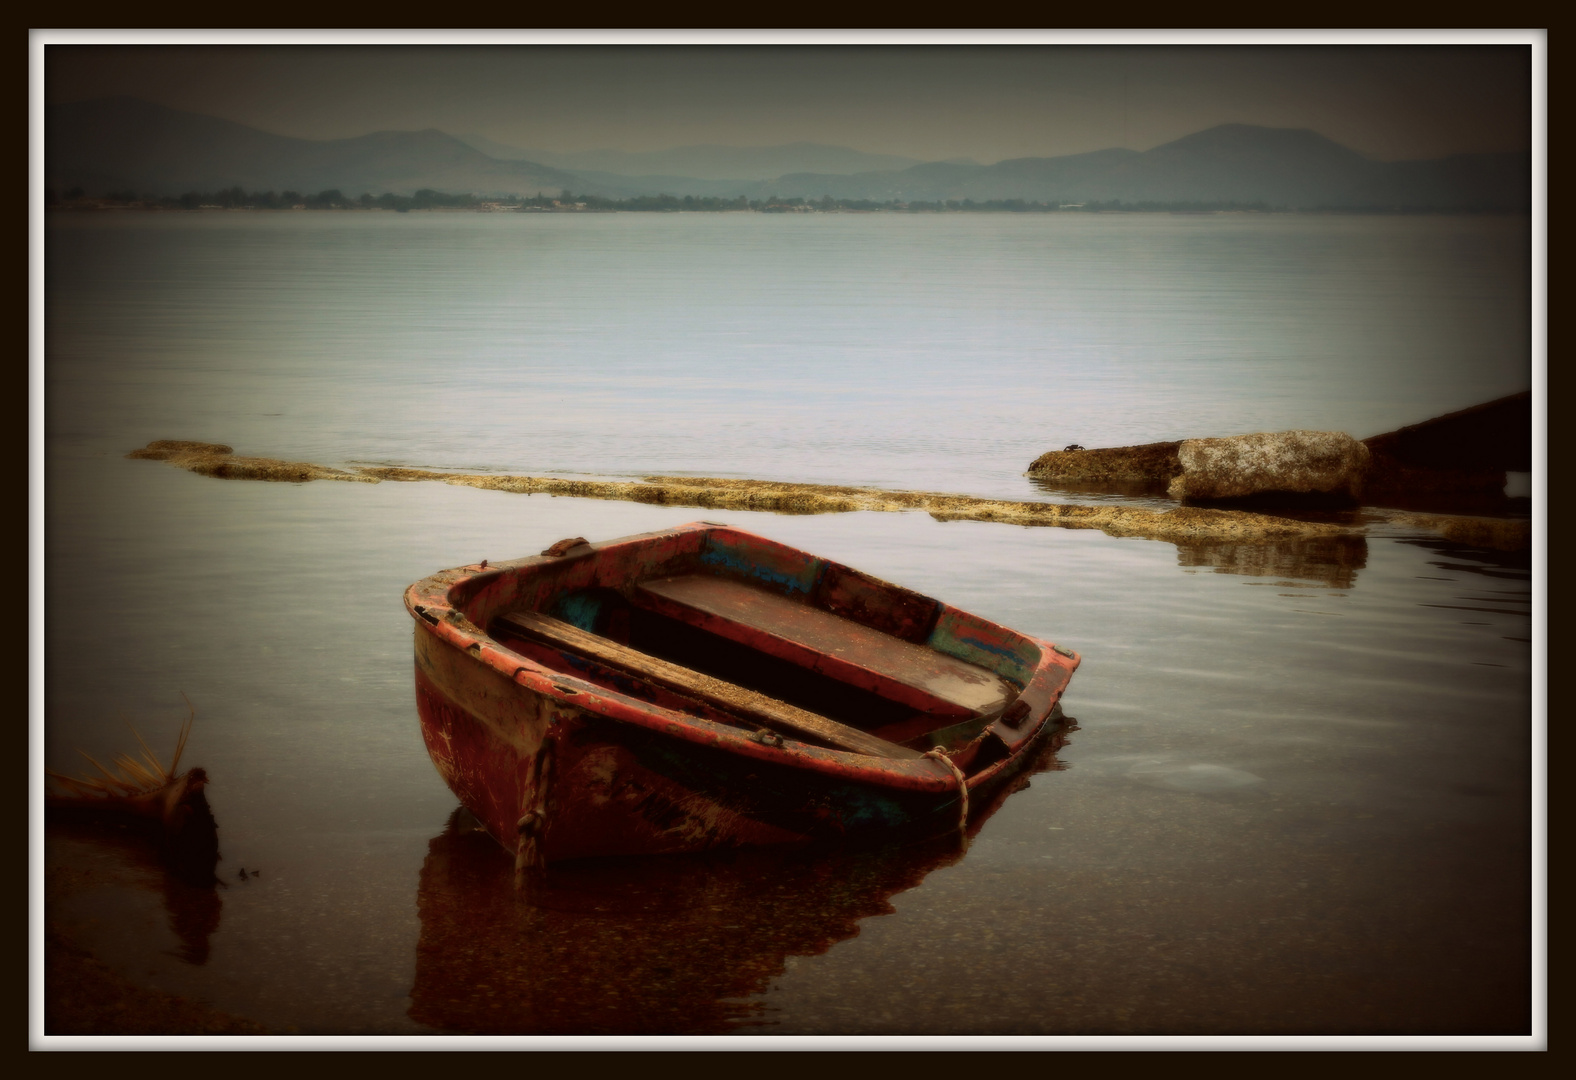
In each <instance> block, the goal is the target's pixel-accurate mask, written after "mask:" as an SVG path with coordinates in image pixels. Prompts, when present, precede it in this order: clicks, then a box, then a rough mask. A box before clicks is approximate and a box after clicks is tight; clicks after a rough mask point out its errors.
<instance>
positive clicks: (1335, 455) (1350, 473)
mask: <svg viewBox="0 0 1576 1080" xmlns="http://www.w3.org/2000/svg"><path fill="white" fill-rule="evenodd" d="M1177 458H1178V460H1179V462H1180V463H1181V466H1182V472H1181V474H1180V475H1179V476H1177V477H1175V478H1174V479H1173V480H1172V481H1171V484H1170V486H1169V487H1168V488H1167V493H1168V494H1170V496H1171V497H1172V498H1173V499H1190V500H1215V499H1246V498H1251V497H1253V496H1259V495H1265V494H1268V493H1275V494H1289V495H1325V496H1333V497H1337V498H1342V499H1349V500H1351V501H1353V502H1355V501H1356V500H1357V499H1358V498H1359V497H1360V496H1361V495H1362V490H1363V480H1364V478H1365V477H1366V475H1367V472H1368V460H1369V452H1368V447H1366V446H1364V445H1363V444H1362V443H1360V442H1358V441H1357V440H1356V439H1354V438H1352V437H1351V436H1350V435H1348V434H1346V433H1345V432H1342V431H1279V432H1264V433H1260V434H1256V435H1235V436H1231V437H1229V438H1219V439H1184V440H1183V441H1182V443H1181V445H1179V446H1178V447H1177Z"/></svg>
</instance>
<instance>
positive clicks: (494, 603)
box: [405, 522, 1079, 862]
mask: <svg viewBox="0 0 1576 1080" xmlns="http://www.w3.org/2000/svg"><path fill="white" fill-rule="evenodd" d="M575 540H576V541H579V538H578V537H577V538H575ZM560 546H564V548H565V550H564V551H562V552H558V551H556V550H555V548H550V549H548V551H549V554H544V555H541V556H536V557H532V558H526V559H520V560H515V561H512V562H505V563H490V564H489V563H487V562H484V563H481V564H479V565H477V564H473V565H471V566H468V567H465V568H461V569H457V570H448V571H443V572H440V573H438V574H434V575H433V576H431V577H429V578H426V579H424V580H422V581H420V582H417V583H416V584H414V585H412V586H411V587H410V588H409V589H408V590H407V591H406V594H405V603H406V607H407V609H408V610H409V611H410V612H411V614H412V616H413V618H414V619H415V633H416V640H415V645H416V691H417V693H416V698H417V706H418V710H419V712H420V714H421V725H422V734H423V737H424V739H425V740H426V744H427V748H428V752H429V753H430V754H431V756H432V759H433V764H434V765H435V766H436V767H437V769H438V771H439V773H440V774H441V775H442V776H443V777H444V780H445V781H446V782H447V783H448V784H449V786H450V788H451V789H452V790H453V791H454V792H455V794H456V795H457V796H458V797H459V799H460V801H461V802H462V803H463V804H464V805H465V807H466V808H467V809H468V810H469V811H470V812H471V813H472V814H473V815H475V816H476V818H477V819H478V820H479V821H481V822H482V823H483V824H484V825H485V827H486V828H487V830H488V831H489V832H490V833H491V834H492V836H493V837H494V838H495V839H496V840H498V842H499V843H500V844H502V845H504V846H505V847H506V848H508V849H509V850H511V851H515V852H517V853H523V854H520V857H521V858H522V859H526V860H528V861H531V862H539V861H543V860H545V861H559V860H565V859H573V858H582V857H589V856H598V855H625V854H652V853H667V852H680V851H696V850H704V849H707V848H716V847H728V846H738V845H755V844H779V843H799V842H808V841H815V840H826V839H836V838H861V839H881V838H882V837H884V836H887V835H892V836H897V835H910V834H926V833H929V834H939V833H942V832H945V831H947V830H949V829H955V828H956V827H957V814H958V803H959V798H958V794H959V793H958V790H957V781H956V779H955V778H954V776H953V773H952V771H951V770H950V769H948V768H946V767H945V765H944V764H943V763H941V762H938V761H936V760H934V759H929V758H919V759H907V760H900V759H893V758H881V757H873V756H869V755H866V754H859V753H852V752H849V751H844V750H837V749H831V748H829V747H825V746H818V745H814V744H813V743H812V742H807V741H801V740H799V739H797V738H795V737H792V736H789V735H784V734H783V733H780V732H779V733H773V734H772V737H770V738H763V737H761V735H760V731H759V728H758V725H756V724H753V723H749V722H745V721H742V720H739V719H737V718H735V717H732V716H730V715H729V714H728V712H727V710H726V709H725V708H718V707H716V706H715V703H712V704H706V703H697V702H692V701H688V700H686V699H685V698H684V696H683V695H682V694H673V693H671V692H667V691H662V690H659V689H652V688H649V687H643V686H641V685H640V684H639V680H638V679H631V678H628V677H624V676H621V675H619V673H617V672H607V671H605V670H600V669H597V668H596V667H595V665H587V664H584V663H581V664H579V665H576V664H572V663H570V662H569V661H568V659H566V658H565V657H562V656H559V655H557V654H555V653H554V652H553V650H552V649H548V648H526V647H524V646H522V647H521V648H520V649H518V650H517V649H514V648H511V647H509V646H507V645H505V644H503V643H501V642H500V641H498V640H497V639H495V638H493V637H491V636H490V635H489V634H488V632H487V629H486V628H487V627H488V626H489V625H490V624H491V622H492V621H493V620H494V619H495V618H497V617H498V616H500V615H502V614H505V613H508V612H511V611H521V610H524V611H535V612H542V613H544V614H545V613H548V612H550V611H551V610H552V609H553V607H554V605H555V604H559V603H561V602H563V601H564V598H565V597H574V596H577V595H582V594H584V595H592V593H590V592H588V590H600V591H601V592H602V593H606V594H607V595H611V596H619V597H631V598H632V597H633V596H634V593H635V591H636V589H637V586H639V585H640V583H641V582H643V581H651V580H655V579H659V578H664V577H675V576H679V575H686V574H698V573H714V574H718V575H721V576H731V577H733V578H736V579H738V580H740V581H741V582H744V583H745V584H747V585H748V586H749V587H750V588H753V589H767V590H770V591H773V592H775V593H776V594H777V595H778V596H779V597H782V596H788V597H793V598H796V599H797V600H798V601H800V602H802V603H804V604H805V605H807V606H809V607H812V608H815V609H816V610H817V611H820V612H824V613H829V614H835V615H838V616H839V617H841V618H843V619H846V620H847V621H848V624H849V627H850V633H849V634H848V635H847V637H848V641H849V642H850V645H849V648H850V649H854V650H856V651H857V649H858V648H859V647H860V642H868V641H869V640H870V629H874V630H879V631H881V633H883V634H892V635H893V636H894V637H895V638H897V639H898V640H899V641H903V642H907V643H908V644H907V645H906V646H905V647H906V648H910V649H912V648H914V647H915V645H916V643H918V642H920V641H924V640H926V637H927V636H928V640H929V645H930V647H931V648H938V649H940V650H941V655H939V657H938V659H939V660H940V661H945V662H946V664H948V665H951V666H952V667H954V668H956V667H958V666H959V661H960V660H964V661H967V662H968V663H969V664H973V665H978V666H980V667H983V668H985V669H986V670H987V671H988V672H989V673H990V677H991V678H993V679H998V680H1001V681H1002V685H1004V686H1006V687H1007V688H1008V689H1009V690H1010V691H1012V692H1013V696H1012V697H1011V698H1010V700H1008V701H1007V702H1004V703H1003V705H1002V706H1001V707H1000V708H997V709H994V710H986V714H985V715H983V716H980V717H979V718H978V720H976V721H975V723H976V725H977V726H978V731H977V732H972V731H969V732H965V736H966V741H965V742H963V743H962V744H960V745H956V746H953V747H952V748H951V750H950V751H949V756H950V757H951V758H952V760H953V762H954V763H955V764H956V765H958V766H959V767H960V768H962V769H963V770H964V772H965V773H966V774H967V777H968V779H967V784H968V790H969V797H970V799H971V800H973V801H974V803H975V805H980V804H982V802H983V800H984V799H985V798H988V797H990V795H991V794H992V793H994V792H997V791H999V790H1000V789H1001V788H1002V786H1003V785H1004V784H1005V782H1006V781H1007V780H1008V779H1009V778H1010V777H1011V776H1012V775H1013V774H1014V773H1015V772H1016V771H1017V770H1018V769H1019V768H1020V767H1021V766H1022V765H1023V764H1024V763H1025V760H1026V759H1027V758H1028V757H1029V756H1031V755H1030V753H1029V748H1030V747H1031V746H1032V745H1033V744H1035V743H1036V742H1037V741H1038V740H1039V739H1041V737H1042V736H1044V735H1045V734H1046V733H1047V732H1049V731H1051V730H1053V729H1054V728H1055V727H1056V722H1055V720H1054V719H1053V715H1054V711H1055V706H1056V704H1057V702H1058V701H1059V699H1060V697H1061V694H1062V691H1063V690H1064V689H1065V687H1066V685H1067V682H1068V680H1069V679H1070V678H1071V676H1072V673H1073V671H1074V670H1075V669H1076V668H1077V666H1078V663H1079V657H1078V656H1077V654H1076V653H1072V654H1070V655H1064V654H1063V653H1062V652H1060V651H1058V650H1057V649H1055V648H1053V647H1052V646H1051V645H1050V644H1049V643H1047V642H1043V641H1038V640H1036V639H1032V638H1028V637H1026V636H1024V635H1021V634H1017V633H1015V632H1014V631H1011V630H1008V629H1007V628H1005V627H1000V626H997V625H995V624H992V623H989V622H986V621H985V620H982V619H979V618H977V617H975V616H971V615H968V614H967V613H966V612H960V611H957V610H956V609H953V608H950V607H948V606H947V605H945V604H942V603H940V602H938V601H935V600H932V599H930V598H928V597H923V596H920V595H919V594H916V593H912V592H909V591H908V590H904V589H900V588H899V587H897V586H893V585H889V584H887V583H885V582H881V581H879V580H877V579H875V578H871V577H869V576H868V575H864V574H861V573H859V572H858V571H854V570H851V569H849V568H847V567H843V566H839V565H838V564H835V563H830V562H827V561H825V560H820V559H816V558H815V557H814V556H811V555H808V554H806V553H804V552H800V551H797V550H796V549H793V548H790V547H787V546H785V545H781V544H777V543H775V542H773V541H770V540H767V539H765V538H763V537H759V536H755V535H753V534H750V533H747V532H743V531H742V530H737V529H732V528H729V527H726V526H719V525H712V524H708V523H703V522H698V523H695V524H692V525H686V526H681V527H679V528H676V529H672V530H667V531H664V532H659V533H649V534H644V535H641V536H634V537H628V538H625V539H622V540H613V541H608V542H605V543H601V544H584V543H583V542H580V543H575V544H571V545H560ZM571 553H572V554H571ZM757 567H758V568H760V569H759V572H758V573H752V571H753V570H754V568H757ZM826 582H830V584H824V583H826ZM598 595H600V594H598ZM884 599H885V600H890V603H886V604H883V600H884ZM772 603H773V604H775V605H778V606H780V604H781V601H780V600H773V601H772ZM818 618H823V619H824V616H818ZM735 630H736V632H735V633H733V634H732V635H731V636H732V637H733V638H734V639H735V640H742V641H743V642H744V643H745V644H747V645H748V644H754V643H755V642H757V641H758V640H759V638H760V632H759V631H756V630H754V629H752V628H750V627H748V626H742V627H735ZM768 651H770V650H768ZM776 651H777V652H778V653H779V654H781V653H783V652H784V650H783V649H782V648H780V647H777V648H776ZM787 652H789V653H790V654H792V653H793V650H791V649H790V650H787ZM800 652H801V653H802V652H803V650H802V649H801V650H800ZM954 658H956V659H954ZM788 659H790V660H795V661H796V662H799V663H801V664H802V665H803V666H805V667H806V668H810V669H814V668H817V667H820V668H824V669H825V670H827V671H828V673H829V674H832V675H834V676H835V675H837V674H838V673H839V672H842V671H845V670H856V669H859V668H860V666H861V664H860V661H861V658H860V657H859V656H857V655H853V656H847V657H843V658H842V659H841V660H840V661H839V662H838V663H831V664H819V663H816V662H815V659H814V658H813V657H811V658H810V660H809V662H806V661H805V659H804V658H803V657H802V656H801V655H799V654H794V655H790V656H789V657H788ZM889 681H890V680H889ZM898 696H901V695H898ZM914 700H915V701H919V702H921V704H923V702H925V701H927V700H932V699H931V698H928V697H926V696H925V695H924V694H920V695H919V696H918V697H915V698H914ZM932 703H933V705H934V716H935V718H936V722H935V729H936V730H940V729H943V728H946V727H947V726H948V725H950V724H957V723H958V719H959V711H960V710H959V709H958V708H957V707H956V706H950V707H949V706H946V705H945V703H940V704H937V703H935V702H934V701H933V702H932ZM963 712H964V713H965V714H967V710H963ZM969 715H972V714H969ZM992 716H994V719H993V718H992ZM872 726H873V725H872ZM911 726H912V727H913V728H914V729H915V730H918V731H920V732H921V733H923V729H924V723H923V722H922V721H920V722H917V723H915V722H912V721H911ZM548 746H551V747H552V750H551V754H552V781H551V785H550V790H547V789H545V788H544V787H543V783H542V781H541V776H542V770H541V769H540V768H539V767H538V763H539V762H540V761H541V760H542V759H541V755H542V754H543V753H544V747H548ZM522 822H525V823H526V824H527V828H526V829H525V830H524V831H522V829H521V824H522ZM527 834H528V835H527ZM522 841H524V843H522Z"/></svg>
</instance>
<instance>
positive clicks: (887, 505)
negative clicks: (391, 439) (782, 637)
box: [127, 439, 1530, 550]
mask: <svg viewBox="0 0 1576 1080" xmlns="http://www.w3.org/2000/svg"><path fill="white" fill-rule="evenodd" d="M127 457H131V458H141V459H147V460H153V461H164V462H167V463H168V464H171V465H175V466H178V467H180V468H183V469H188V470H190V471H192V472H195V473H200V474H202V475H204V476H212V477H217V478H220V479H232V480H271V481H284V482H292V483H302V482H305V481H309V480H348V481H354V482H359V483H377V482H379V481H383V480H389V481H419V480H436V481H441V482H443V483H446V484H455V485H459V486H462V487H475V488H486V489H490V490H493V491H510V492H515V493H516V494H522V495H534V494H545V495H561V496H565V497H570V498H580V499H617V500H623V501H626V502H639V503H648V504H651V505H658V506H693V507H698V508H702V509H708V510H755V511H767V512H772V513H779V514H843V513H850V512H853V511H858V510H870V511H885V512H899V511H916V510H917V511H923V512H925V513H928V514H930V516H931V517H933V518H935V519H937V520H938V521H996V522H1003V523H1006V524H1011V525H1033V526H1053V527H1057V528H1064V529H1099V530H1100V531H1101V532H1104V533H1106V534H1107V535H1110V536H1134V537H1143V538H1146V539H1150V540H1164V541H1168V542H1170V543H1174V544H1196V543H1200V542H1208V541H1216V542H1232V543H1248V544H1251V543H1269V542H1276V541H1284V540H1295V539H1315V538H1320V537H1335V536H1354V535H1355V536H1360V535H1363V534H1364V532H1365V531H1366V530H1365V528H1364V527H1363V526H1360V525H1341V524H1332V523H1327V522H1313V521H1298V520H1295V519H1292V518H1284V517H1275V516H1272V515H1269V514H1258V513H1252V512H1249V511H1244V510H1221V509H1212V508H1206V507H1194V506H1179V507H1177V508H1175V509H1172V510H1151V509H1146V508H1143V507H1135V506H1091V505H1081V504H1066V503H1049V502H1019V501H1013V500H1005V499H981V498H975V497H972V496H967V495H947V494H941V493H938V492H928V491H886V490H882V489H879V488H860V487H843V486H839V485H833V484H795V483H780V482H777V481H771V480H735V479H720V478H710V477H691V476H684V477H679V476H648V477H644V478H643V479H641V480H639V481H620V480H572V479H563V478H557V477H543V476H518V475H504V474H492V473H460V472H444V471H440V470H434V469H412V468H402V467H394V466H367V467H359V468H354V469H336V468H329V467H326V466H322V465H314V464H311V463H309V462H292V461H283V460H280V459H277V458H254V457H237V456H235V454H234V451H233V450H232V449H231V448H230V447H228V446H225V445H223V444H220V443H201V442H186V441H178V440H168V439H161V440H158V441H155V442H151V443H149V444H148V445H147V446H146V447H143V448H142V449H140V450H133V451H132V452H131V453H130V454H128V455H127ZM1406 516H1407V517H1408V518H1417V519H1418V520H1417V521H1415V522H1414V521H1407V522H1401V521H1399V520H1397V521H1396V522H1395V523H1396V524H1401V525H1415V526H1416V527H1419V528H1427V529H1431V530H1433V531H1436V532H1439V533H1441V534H1442V535H1446V536H1449V533H1448V532H1447V531H1446V530H1447V528H1455V529H1456V530H1457V531H1463V532H1465V533H1470V534H1471V535H1472V537H1473V539H1471V540H1469V541H1464V542H1471V543H1477V544H1480V545H1481V546H1486V547H1495V548H1500V549H1503V550H1516V549H1519V548H1525V547H1527V546H1528V544H1529V543H1530V529H1529V527H1528V523H1527V522H1526V521H1524V520H1521V521H1518V520H1499V519H1492V518H1481V519H1477V518H1474V519H1457V518H1450V519H1446V518H1443V517H1440V516H1438V515H1430V516H1427V517H1426V520H1425V517H1424V516H1423V515H1406ZM1452 538H1453V537H1452Z"/></svg>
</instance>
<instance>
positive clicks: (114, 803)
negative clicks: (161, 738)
mask: <svg viewBox="0 0 1576 1080" xmlns="http://www.w3.org/2000/svg"><path fill="white" fill-rule="evenodd" d="M181 696H182V697H185V695H184V694H182V695H181ZM186 705H187V708H188V709H189V710H190V712H189V714H188V715H187V717H186V723H185V724H183V725H181V733H180V737H179V738H178V739H177V740H176V742H175V755H174V757H172V758H171V759H170V764H169V767H168V768H166V767H165V766H164V765H163V764H162V763H161V762H160V761H159V759H158V757H157V756H156V755H155V754H154V753H153V751H152V750H151V749H150V748H149V747H148V744H147V742H146V741H144V740H143V738H142V736H141V735H140V734H138V733H137V729H136V728H132V729H131V733H132V735H133V736H135V737H136V739H137V742H138V743H139V744H140V745H141V746H142V759H141V760H140V761H139V760H138V759H137V758H134V757H132V756H131V755H130V754H121V755H120V756H118V757H116V758H115V760H114V761H113V762H111V764H112V765H114V766H115V768H116V770H117V771H115V772H111V771H110V770H109V769H107V768H105V767H104V766H103V765H102V764H100V763H99V762H98V761H97V760H95V759H94V758H93V757H91V756H90V755H88V754H87V753H84V752H83V751H81V750H78V751H77V752H78V753H79V754H82V756H83V757H84V758H87V760H88V762H89V763H90V764H91V765H92V766H93V767H94V768H95V769H97V770H98V772H99V775H98V776H67V775H65V774H64V773H58V772H55V771H54V770H53V769H49V770H45V771H46V772H47V773H48V775H49V779H50V780H51V781H52V782H53V783H54V785H55V790H53V791H51V792H49V793H48V795H47V796H46V798H45V807H46V809H50V810H83V811H96V812H101V813H114V814H122V815H128V816H131V817H137V818H143V819H146V820H149V821H156V822H158V823H159V824H160V825H161V826H163V829H164V831H165V833H166V834H172V835H173V834H176V833H179V832H181V831H182V829H183V828H184V827H185V825H186V823H187V821H188V820H189V819H191V818H192V816H193V815H197V816H199V817H204V816H207V815H208V800H207V796H205V795H204V794H203V788H204V787H205V786H207V783H208V774H207V772H205V771H204V770H203V769H200V768H198V769H188V770H187V771H186V772H184V773H178V772H177V771H176V770H178V769H179V768H180V763H181V754H182V752H183V751H185V749H186V740H187V738H188V737H189V736H190V735H191V729H192V721H193V720H194V719H196V717H197V710H196V709H195V708H194V707H193V706H192V703H191V700H190V699H187V701H186ZM127 726H128V727H130V725H129V724H128V725H127Z"/></svg>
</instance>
